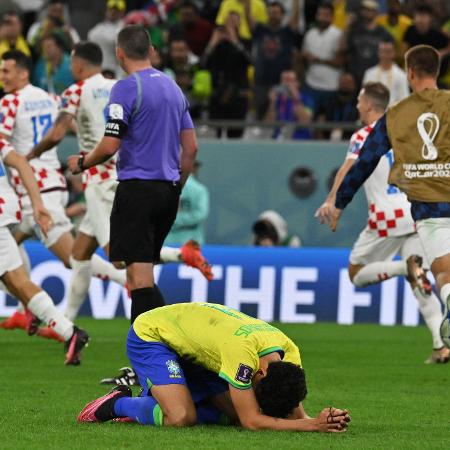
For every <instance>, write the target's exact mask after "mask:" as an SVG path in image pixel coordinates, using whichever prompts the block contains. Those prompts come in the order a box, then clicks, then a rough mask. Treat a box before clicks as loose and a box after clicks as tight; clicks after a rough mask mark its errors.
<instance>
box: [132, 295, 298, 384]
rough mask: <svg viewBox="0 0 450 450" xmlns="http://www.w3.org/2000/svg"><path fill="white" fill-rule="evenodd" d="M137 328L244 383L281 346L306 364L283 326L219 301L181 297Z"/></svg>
mask: <svg viewBox="0 0 450 450" xmlns="http://www.w3.org/2000/svg"><path fill="white" fill-rule="evenodd" d="M133 328H134V331H135V333H136V334H137V335H138V336H139V338H141V339H142V340H144V341H147V342H161V343H163V344H165V345H167V346H168V347H170V348H171V349H172V350H174V351H175V352H176V353H177V354H178V355H179V356H181V357H182V358H186V359H189V360H190V361H192V362H194V363H196V364H199V365H201V366H203V367H205V368H206V369H208V370H211V371H212V372H215V373H217V374H218V375H219V376H220V377H221V378H223V379H224V380H226V381H227V382H228V383H230V384H231V385H232V386H234V387H236V388H239V389H248V388H250V387H251V380H252V377H253V375H254V374H255V373H256V371H258V369H259V358H260V357H261V356H264V355H267V354H269V353H273V352H279V353H280V355H281V357H282V359H283V361H288V362H291V363H294V364H297V365H299V366H301V359H300V352H299V349H298V347H297V346H296V345H295V344H294V343H293V342H292V341H291V340H290V339H289V338H288V337H287V336H286V335H285V334H284V333H282V332H281V331H280V330H278V329H277V328H275V327H274V326H272V325H269V324H268V323H266V322H264V321H262V320H258V319H254V318H253V317H250V316H247V315H246V314H243V313H241V312H239V311H236V310H234V309H231V308H228V307H226V306H223V305H217V304H214V303H178V304H174V305H169V306H164V307H162V308H156V309H154V310H152V311H149V312H146V313H144V314H141V315H140V316H139V317H138V318H137V319H136V320H135V322H134V324H133Z"/></svg>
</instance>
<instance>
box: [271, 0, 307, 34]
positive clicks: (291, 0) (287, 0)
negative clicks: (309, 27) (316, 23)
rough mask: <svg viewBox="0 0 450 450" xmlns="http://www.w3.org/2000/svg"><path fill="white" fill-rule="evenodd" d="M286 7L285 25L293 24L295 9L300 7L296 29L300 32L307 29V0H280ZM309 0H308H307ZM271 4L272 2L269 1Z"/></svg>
mask: <svg viewBox="0 0 450 450" xmlns="http://www.w3.org/2000/svg"><path fill="white" fill-rule="evenodd" d="M278 1H279V2H280V3H281V4H282V5H283V7H284V19H283V25H290V24H291V17H292V15H293V14H294V9H295V8H298V17H297V23H296V24H295V25H296V30H298V32H299V33H304V31H305V29H306V19H305V6H306V5H305V0H278ZM307 1H308V0H306V2H307ZM269 5H270V3H269Z"/></svg>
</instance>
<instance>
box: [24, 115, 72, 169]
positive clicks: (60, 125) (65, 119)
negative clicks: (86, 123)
mask: <svg viewBox="0 0 450 450" xmlns="http://www.w3.org/2000/svg"><path fill="white" fill-rule="evenodd" d="M72 122H73V115H72V114H69V113H67V112H64V111H62V112H60V113H59V115H58V117H57V118H56V120H55V123H54V124H53V126H52V127H51V128H50V130H48V132H47V133H46V135H45V136H44V137H43V138H42V140H41V141H40V142H39V143H38V144H36V145H35V146H34V147H33V148H32V149H31V151H30V152H29V153H28V155H27V159H28V161H29V160H30V159H33V158H39V156H41V155H42V153H44V152H46V151H48V150H50V149H52V148H53V147H55V146H56V145H58V144H59V143H60V142H61V141H62V140H63V138H64V136H65V135H66V133H67V131H68V130H69V129H71V127H72Z"/></svg>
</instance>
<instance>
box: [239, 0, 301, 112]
mask: <svg viewBox="0 0 450 450" xmlns="http://www.w3.org/2000/svg"><path fill="white" fill-rule="evenodd" d="M246 14H247V21H248V23H249V24H250V29H251V30H252V33H253V46H254V54H255V90H254V104H255V108H256V117H257V118H258V119H259V120H261V119H263V118H264V117H265V115H266V112H267V108H268V106H269V97H268V94H269V90H270V89H271V88H272V87H273V86H275V85H276V84H277V83H278V82H279V80H280V75H281V72H283V71H284V70H287V69H291V68H292V66H293V56H294V55H293V52H294V47H295V45H296V41H297V42H298V41H299V38H298V33H297V32H298V16H299V0H294V2H293V9H292V15H291V17H290V20H289V25H283V18H284V6H283V5H282V4H281V3H280V2H279V1H275V2H272V3H270V4H269V6H268V17H269V20H268V22H267V24H263V23H260V22H255V21H254V20H253V18H252V17H251V14H250V8H246Z"/></svg>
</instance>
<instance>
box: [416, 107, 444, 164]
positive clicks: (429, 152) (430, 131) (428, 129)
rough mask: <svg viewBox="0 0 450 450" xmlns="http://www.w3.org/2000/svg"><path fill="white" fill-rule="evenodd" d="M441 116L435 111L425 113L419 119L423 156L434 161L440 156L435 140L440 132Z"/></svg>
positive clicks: (418, 125)
mask: <svg viewBox="0 0 450 450" xmlns="http://www.w3.org/2000/svg"><path fill="white" fill-rule="evenodd" d="M439 126H440V121H439V117H438V116H437V115H436V114H434V113H430V112H427V113H423V114H421V115H420V116H419V118H418V119H417V129H418V131H419V134H420V137H421V138H422V141H423V146H422V157H423V159H425V160H427V161H434V160H436V159H437V157H438V150H437V148H436V146H435V145H434V143H433V141H434V139H435V138H436V135H437V134H438V131H439Z"/></svg>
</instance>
